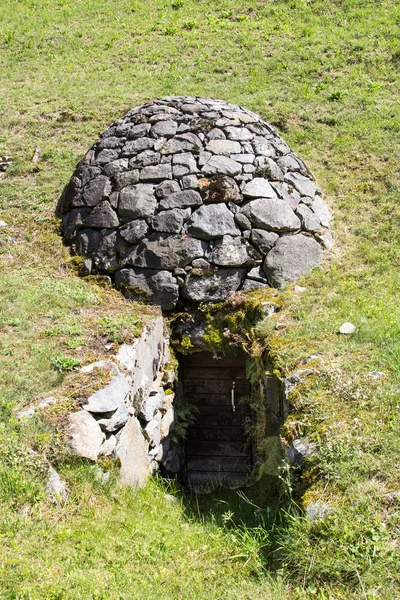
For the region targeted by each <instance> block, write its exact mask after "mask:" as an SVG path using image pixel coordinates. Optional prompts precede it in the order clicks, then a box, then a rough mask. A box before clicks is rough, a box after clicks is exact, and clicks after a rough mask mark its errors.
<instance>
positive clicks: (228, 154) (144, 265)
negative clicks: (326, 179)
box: [58, 97, 331, 311]
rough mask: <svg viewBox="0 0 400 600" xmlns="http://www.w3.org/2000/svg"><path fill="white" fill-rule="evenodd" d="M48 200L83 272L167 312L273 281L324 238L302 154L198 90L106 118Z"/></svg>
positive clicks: (310, 257) (325, 226) (305, 260)
mask: <svg viewBox="0 0 400 600" xmlns="http://www.w3.org/2000/svg"><path fill="white" fill-rule="evenodd" d="M58 210H59V213H60V214H61V215H63V234H64V237H65V239H66V240H67V241H68V242H69V243H72V244H74V245H75V248H76V251H77V253H78V254H80V255H82V256H83V257H85V259H86V260H85V263H84V264H85V269H86V273H87V274H89V273H90V272H92V273H102V274H108V275H110V276H111V277H112V279H113V280H114V282H115V283H116V284H117V285H119V286H121V288H123V289H125V291H126V292H129V293H130V295H131V296H133V297H137V298H142V299H146V300H148V301H150V302H152V303H154V304H159V305H161V307H162V308H163V310H167V311H168V310H172V309H174V308H175V307H176V306H177V305H178V304H180V303H182V302H183V303H201V302H219V301H222V300H224V299H226V298H227V297H228V296H229V295H230V294H231V293H232V292H236V291H238V290H242V291H246V290H251V289H254V288H257V287H261V286H273V287H280V286H282V285H283V284H285V283H286V282H290V281H294V280H295V279H296V278H298V277H299V276H301V275H303V274H305V273H306V272H308V271H309V270H310V269H311V268H313V267H315V266H317V265H319V264H320V261H321V257H322V248H323V247H324V246H325V247H326V246H328V247H329V245H330V244H331V235H330V224H331V217H330V213H329V210H328V207H327V205H326V203H325V202H324V200H323V199H322V198H321V191H320V190H319V189H318V186H317V185H316V184H315V182H314V180H313V177H312V175H311V174H310V173H309V171H308V170H307V168H306V166H305V165H304V163H303V162H302V161H301V160H300V159H299V158H298V157H296V156H295V154H294V153H293V152H292V151H291V150H290V148H289V147H288V145H287V144H286V143H285V142H284V140H283V139H282V138H281V137H280V136H279V135H278V134H277V133H276V131H275V129H274V128H273V127H272V126H271V125H269V124H268V123H266V122H264V121H262V120H261V119H260V117H258V116H257V115H256V114H254V113H252V112H250V111H248V110H245V109H243V108H241V107H239V106H235V105H232V104H227V103H225V102H222V101H219V100H210V99H207V98H192V97H165V98H162V99H161V100H154V101H152V102H149V103H147V104H144V105H143V106H139V107H137V108H135V109H133V110H131V111H129V112H128V113H127V114H126V115H125V116H124V117H123V118H122V119H119V120H118V121H116V122H115V123H113V124H112V125H111V126H110V127H109V128H108V129H106V131H104V133H102V135H101V137H100V140H99V141H97V142H96V143H95V144H94V145H93V146H92V148H91V149H90V150H89V151H88V152H87V154H86V155H85V157H84V158H83V159H82V160H81V161H80V163H79V164H78V165H77V167H76V170H75V173H74V175H73V176H72V178H71V180H70V182H69V184H68V185H67V187H66V188H65V190H64V193H63V195H62V197H61V199H60V202H59V206H58Z"/></svg>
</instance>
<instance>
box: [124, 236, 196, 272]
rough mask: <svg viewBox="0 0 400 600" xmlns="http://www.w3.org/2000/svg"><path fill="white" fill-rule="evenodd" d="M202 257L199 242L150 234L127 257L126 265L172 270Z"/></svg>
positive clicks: (182, 237) (181, 237)
mask: <svg viewBox="0 0 400 600" xmlns="http://www.w3.org/2000/svg"><path fill="white" fill-rule="evenodd" d="M203 256H204V242H202V241H201V240H198V239H195V238H192V237H189V236H185V235H176V236H170V235H166V234H152V235H151V236H150V237H149V238H147V239H144V240H143V241H142V244H141V245H140V246H138V247H137V249H135V250H134V251H133V252H132V253H131V254H130V255H129V256H128V257H127V263H128V264H130V265H132V266H135V267H142V268H146V269H161V270H163V269H169V270H174V269H176V268H179V267H185V266H186V265H188V264H190V263H191V261H192V260H193V259H195V258H202V257H203Z"/></svg>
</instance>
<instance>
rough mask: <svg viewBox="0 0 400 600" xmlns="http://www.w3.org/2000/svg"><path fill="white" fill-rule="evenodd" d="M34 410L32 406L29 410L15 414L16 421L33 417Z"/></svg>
mask: <svg viewBox="0 0 400 600" xmlns="http://www.w3.org/2000/svg"><path fill="white" fill-rule="evenodd" d="M35 411H36V408H35V407H34V406H30V407H29V408H27V409H25V410H22V411H21V412H19V413H18V414H17V419H18V420H20V419H29V418H30V417H33V415H34V414H35Z"/></svg>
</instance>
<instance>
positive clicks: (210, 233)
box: [187, 203, 241, 240]
mask: <svg viewBox="0 0 400 600" xmlns="http://www.w3.org/2000/svg"><path fill="white" fill-rule="evenodd" d="M187 232H188V233H189V234H190V235H192V236H193V237H197V238H199V239H201V240H212V239H216V238H219V237H222V236H224V235H232V236H236V235H240V233H241V232H240V229H239V228H238V226H237V225H236V223H235V219H234V216H233V214H232V212H231V211H230V210H229V208H227V206H226V205H225V204H222V203H218V204H207V205H203V206H201V207H200V208H198V209H197V210H196V211H195V212H194V213H193V214H192V217H191V218H190V219H189V221H188V223H187Z"/></svg>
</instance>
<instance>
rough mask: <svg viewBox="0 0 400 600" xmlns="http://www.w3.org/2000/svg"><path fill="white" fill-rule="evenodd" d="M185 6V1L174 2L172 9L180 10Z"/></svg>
mask: <svg viewBox="0 0 400 600" xmlns="http://www.w3.org/2000/svg"><path fill="white" fill-rule="evenodd" d="M183 5H184V2H183V0H175V1H174V2H172V4H171V7H172V9H173V10H179V9H180V8H182V6H183Z"/></svg>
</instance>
